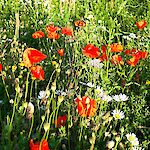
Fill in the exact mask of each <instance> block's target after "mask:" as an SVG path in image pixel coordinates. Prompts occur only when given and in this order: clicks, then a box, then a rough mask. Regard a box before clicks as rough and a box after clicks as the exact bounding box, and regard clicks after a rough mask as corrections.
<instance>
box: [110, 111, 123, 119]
mask: <svg viewBox="0 0 150 150" xmlns="http://www.w3.org/2000/svg"><path fill="white" fill-rule="evenodd" d="M112 115H113V117H114V119H115V120H118V119H119V120H121V119H123V118H124V117H125V116H124V112H123V111H120V110H113V112H112Z"/></svg>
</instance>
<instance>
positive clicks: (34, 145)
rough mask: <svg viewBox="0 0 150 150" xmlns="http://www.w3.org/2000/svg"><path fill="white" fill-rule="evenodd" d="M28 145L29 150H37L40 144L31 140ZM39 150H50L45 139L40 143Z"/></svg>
mask: <svg viewBox="0 0 150 150" xmlns="http://www.w3.org/2000/svg"><path fill="white" fill-rule="evenodd" d="M29 145H30V150H39V149H40V142H36V143H34V141H33V139H31V140H30V143H29ZM41 150H50V148H49V146H48V142H47V141H46V139H44V140H43V141H42V144H41Z"/></svg>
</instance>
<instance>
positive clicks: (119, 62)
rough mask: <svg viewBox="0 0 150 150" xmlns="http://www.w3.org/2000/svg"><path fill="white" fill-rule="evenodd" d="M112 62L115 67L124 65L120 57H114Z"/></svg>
mask: <svg viewBox="0 0 150 150" xmlns="http://www.w3.org/2000/svg"><path fill="white" fill-rule="evenodd" d="M111 62H112V63H113V64H115V65H117V64H121V65H124V62H123V60H122V58H121V56H120V55H113V56H112V60H111Z"/></svg>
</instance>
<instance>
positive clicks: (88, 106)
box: [75, 96, 96, 117]
mask: <svg viewBox="0 0 150 150" xmlns="http://www.w3.org/2000/svg"><path fill="white" fill-rule="evenodd" d="M75 102H76V103H77V110H78V113H79V115H80V116H82V117H92V116H94V114H95V112H96V101H95V100H94V99H91V98H90V97H88V96H83V97H82V98H76V100H75Z"/></svg>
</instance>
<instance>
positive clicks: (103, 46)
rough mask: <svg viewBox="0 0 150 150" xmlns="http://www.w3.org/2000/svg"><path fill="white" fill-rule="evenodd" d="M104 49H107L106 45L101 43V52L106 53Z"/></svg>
mask: <svg viewBox="0 0 150 150" xmlns="http://www.w3.org/2000/svg"><path fill="white" fill-rule="evenodd" d="M106 50H107V46H105V45H102V53H106Z"/></svg>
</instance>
